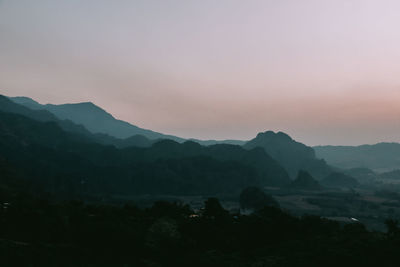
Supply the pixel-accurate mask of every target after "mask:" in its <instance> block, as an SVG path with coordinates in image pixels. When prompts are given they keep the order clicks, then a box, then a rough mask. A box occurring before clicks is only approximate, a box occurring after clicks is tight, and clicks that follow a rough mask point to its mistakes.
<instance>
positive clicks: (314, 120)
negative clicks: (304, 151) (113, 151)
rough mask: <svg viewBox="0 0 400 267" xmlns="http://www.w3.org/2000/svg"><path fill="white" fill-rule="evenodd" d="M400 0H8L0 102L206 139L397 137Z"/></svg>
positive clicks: (356, 140)
mask: <svg viewBox="0 0 400 267" xmlns="http://www.w3.org/2000/svg"><path fill="white" fill-rule="evenodd" d="M399 14H400V2H399V1H396V0H393V1H388V0H375V1H371V0H354V1H351V0H348V1H344V0H330V1H328V0H325V1H324V0H302V1H298V0H292V1H288V0H279V1H276V0H273V1H272V0H271V1H268V0H263V1H251V0H246V1H243V0H238V1H234V0H230V1H227V0H226V1H225V0H218V1H217V0H201V1H198V0H196V1H189V0H181V1H170V0H159V1H152V0H143V1H134V0H126V1H124V0H120V1H111V0H64V1H61V0H47V1H46V0H34V1H33V0H26V1H24V0H0V93H1V94H5V95H10V96H16V95H24V96H29V97H32V98H34V99H36V100H38V101H39V102H41V103H65V102H79V101H92V102H94V103H96V104H97V105H99V106H101V107H103V108H104V109H106V110H107V111H109V112H110V113H112V114H113V115H114V116H115V117H117V118H120V119H123V120H126V121H129V122H131V123H133V124H135V125H138V126H140V127H143V128H148V129H152V130H155V131H160V132H163V133H168V134H174V135H178V136H182V137H195V138H201V139H228V138H229V139H231V138H232V139H233V138H234V139H249V138H252V137H254V136H255V135H256V134H257V132H259V131H265V130H275V131H276V130H280V131H284V132H287V133H288V134H290V135H291V136H292V137H294V138H295V139H297V140H299V141H301V142H304V143H306V144H309V145H316V144H361V143H376V142H379V141H400V15H399Z"/></svg>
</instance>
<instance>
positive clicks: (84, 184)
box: [0, 112, 290, 196]
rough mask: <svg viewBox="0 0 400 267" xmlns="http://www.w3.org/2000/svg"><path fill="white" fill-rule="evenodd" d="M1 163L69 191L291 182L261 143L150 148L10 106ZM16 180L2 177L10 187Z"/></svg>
mask: <svg viewBox="0 0 400 267" xmlns="http://www.w3.org/2000/svg"><path fill="white" fill-rule="evenodd" d="M1 169H4V170H5V173H9V175H7V177H8V176H10V173H11V174H12V173H13V172H15V173H16V174H17V176H18V177H21V179H22V180H25V181H26V184H28V185H29V187H30V188H33V189H35V190H41V191H46V192H52V193H57V194H61V195H66V196H73V195H77V194H78V195H80V194H84V195H91V194H102V195H104V194H127V195H132V194H188V195H198V194H218V193H227V194H235V193H236V194H238V193H239V192H240V191H241V190H242V189H243V188H246V187H248V186H267V185H273V186H279V185H285V184H288V183H289V182H290V179H289V176H288V175H287V173H286V171H285V170H284V169H283V168H282V167H281V166H280V165H279V164H278V163H277V162H276V161H275V160H274V159H272V158H271V157H270V156H268V155H267V154H266V153H265V151H264V150H263V149H261V148H256V149H252V150H245V149H243V148H242V147H240V146H235V145H227V144H225V145H213V146H208V147H205V146H201V145H199V144H197V143H195V142H185V143H183V144H180V143H177V142H175V141H172V140H162V141H159V142H157V143H155V144H153V145H152V146H151V147H149V148H139V147H128V148H124V149H118V148H116V147H114V146H109V145H101V144H99V143H96V142H92V141H91V140H90V138H86V137H85V136H83V135H81V134H78V133H72V132H66V131H64V130H63V129H62V128H61V127H60V126H59V125H58V124H57V122H56V121H47V122H41V121H38V120H33V119H30V118H28V117H26V116H23V115H19V114H15V113H5V112H0V170H1ZM7 177H6V178H7ZM11 180H12V179H10V178H9V177H8V178H7V179H5V180H3V178H2V179H0V183H1V182H2V181H3V182H4V183H7V184H6V185H7V186H10V181H11ZM1 186H3V185H2V184H0V187H1ZM33 189H32V190H33Z"/></svg>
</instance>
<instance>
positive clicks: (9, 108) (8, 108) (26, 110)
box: [0, 95, 155, 147]
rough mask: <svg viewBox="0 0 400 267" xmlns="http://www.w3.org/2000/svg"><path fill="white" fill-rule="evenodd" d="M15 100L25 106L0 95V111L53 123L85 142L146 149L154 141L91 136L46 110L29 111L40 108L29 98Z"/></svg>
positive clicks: (140, 138) (82, 128)
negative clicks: (77, 135) (82, 138)
mask: <svg viewBox="0 0 400 267" xmlns="http://www.w3.org/2000/svg"><path fill="white" fill-rule="evenodd" d="M15 99H17V100H18V102H21V103H25V104H26V106H23V105H20V104H17V103H15V102H13V101H10V100H9V99H8V98H7V97H5V96H2V95H0V111H4V112H9V113H16V114H20V115H24V116H26V117H28V118H31V119H34V120H37V121H41V122H55V123H56V124H57V125H59V126H60V127H61V128H62V129H63V130H65V131H67V132H72V133H75V134H80V135H81V136H82V137H84V139H85V141H86V142H88V141H91V142H96V143H100V144H106V145H115V146H116V147H128V146H138V147H148V146H151V144H152V143H154V142H155V140H150V139H148V138H146V137H144V136H141V135H135V136H131V137H129V138H125V139H119V138H115V137H112V136H110V135H107V134H93V133H91V132H89V131H88V130H87V129H86V128H85V127H84V126H82V125H80V124H76V123H74V122H72V121H70V120H61V119H59V118H57V117H56V116H55V115H54V114H53V113H51V112H49V111H47V110H43V109H31V108H30V107H33V108H35V106H36V108H37V106H38V107H40V106H41V105H40V104H37V102H35V101H33V100H32V99H30V98H27V97H18V98H15ZM35 103H36V104H35Z"/></svg>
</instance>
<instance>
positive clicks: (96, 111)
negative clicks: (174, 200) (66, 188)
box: [10, 97, 184, 142]
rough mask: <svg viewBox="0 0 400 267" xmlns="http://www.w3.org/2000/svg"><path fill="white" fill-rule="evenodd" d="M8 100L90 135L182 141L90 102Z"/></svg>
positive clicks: (21, 98)
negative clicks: (124, 119) (129, 121)
mask: <svg viewBox="0 0 400 267" xmlns="http://www.w3.org/2000/svg"><path fill="white" fill-rule="evenodd" d="M10 99H11V100H12V101H14V102H16V103H18V104H21V105H25V106H27V107H29V108H31V109H36V110H47V111H50V112H51V113H53V114H54V115H55V116H56V117H57V118H59V119H61V120H71V121H73V122H74V123H76V124H81V125H83V126H84V127H85V128H86V129H88V130H89V131H90V132H92V133H103V134H108V135H110V136H113V137H116V138H121V139H125V138H129V137H131V136H134V135H142V136H145V137H147V138H149V139H161V138H162V139H172V140H176V141H180V142H182V141H184V139H183V138H179V137H176V136H172V135H165V134H161V133H157V132H153V131H151V130H146V129H142V128H139V127H137V126H135V125H132V124H130V123H127V122H125V121H122V120H117V119H115V118H114V117H113V116H112V115H111V114H109V113H107V112H106V111H105V110H103V109H102V108H100V107H98V106H96V105H95V104H93V103H92V102H84V103H76V104H62V105H52V104H46V105H41V104H39V103H38V102H36V101H34V100H33V99H30V98H28V97H10Z"/></svg>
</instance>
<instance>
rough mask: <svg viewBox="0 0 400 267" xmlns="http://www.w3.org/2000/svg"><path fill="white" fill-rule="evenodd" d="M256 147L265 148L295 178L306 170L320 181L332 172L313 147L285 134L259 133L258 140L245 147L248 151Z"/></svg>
mask: <svg viewBox="0 0 400 267" xmlns="http://www.w3.org/2000/svg"><path fill="white" fill-rule="evenodd" d="M255 147H262V148H264V150H265V151H266V152H267V153H268V154H269V155H271V157H273V158H274V159H275V160H277V161H278V162H279V163H280V164H281V165H282V166H283V167H284V168H285V169H286V170H287V171H288V173H289V175H290V176H291V177H293V178H294V177H295V176H296V175H297V173H298V172H299V170H306V171H308V172H310V173H311V175H313V176H314V177H316V178H318V179H322V178H323V177H325V176H326V175H328V174H329V173H330V172H331V168H330V167H329V166H328V165H327V164H326V163H325V161H324V160H321V159H317V158H316V157H315V152H314V150H313V149H312V148H311V147H308V146H306V145H304V144H302V143H299V142H296V141H295V140H293V139H292V138H291V137H290V136H288V135H287V134H285V133H283V132H278V133H274V132H273V131H267V132H264V133H259V134H258V135H257V137H256V138H254V139H252V140H250V141H248V142H247V143H246V144H245V145H244V148H246V149H251V148H255Z"/></svg>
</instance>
